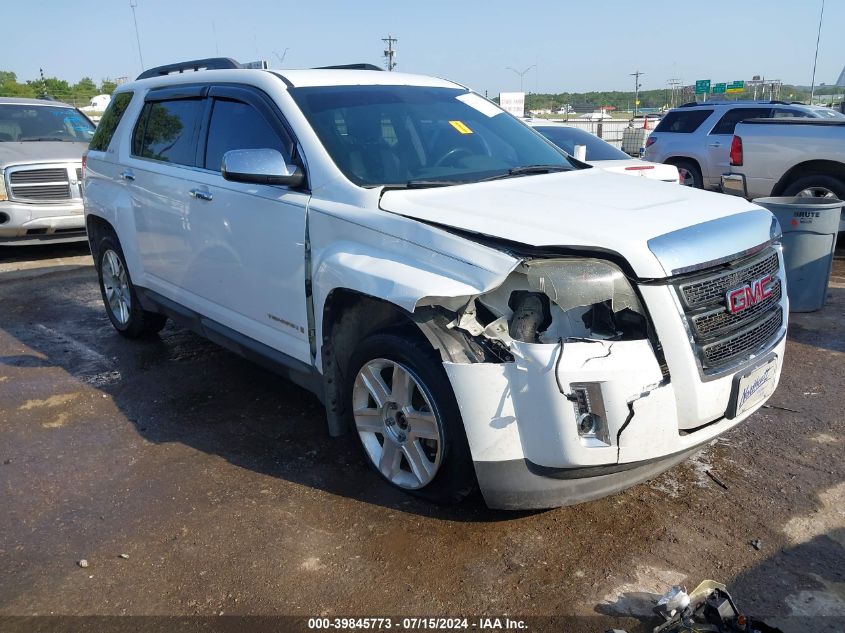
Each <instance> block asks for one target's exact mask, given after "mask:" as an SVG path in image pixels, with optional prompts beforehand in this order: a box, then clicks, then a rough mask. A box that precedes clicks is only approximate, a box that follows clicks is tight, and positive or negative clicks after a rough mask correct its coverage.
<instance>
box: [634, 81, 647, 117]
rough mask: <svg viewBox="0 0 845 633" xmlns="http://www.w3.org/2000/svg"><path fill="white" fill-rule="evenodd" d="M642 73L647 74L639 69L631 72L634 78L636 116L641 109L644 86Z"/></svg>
mask: <svg viewBox="0 0 845 633" xmlns="http://www.w3.org/2000/svg"><path fill="white" fill-rule="evenodd" d="M640 75H645V73H641V72H640V71H639V70H638V71H636V72H633V73H631V77H633V78H634V117H636V116H637V113H638V112H639V109H640V88H641V87H642V84H640Z"/></svg>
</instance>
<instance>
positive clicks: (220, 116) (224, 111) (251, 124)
mask: <svg viewBox="0 0 845 633" xmlns="http://www.w3.org/2000/svg"><path fill="white" fill-rule="evenodd" d="M233 149H275V150H277V151H279V152H280V153H281V154H282V156H284V157H285V160H286V161H288V162H291V154H292V151H293V142H292V141H291V139H289V138H282V136H281V135H280V134H279V133H278V132H277V130H276V128H274V127H273V126H272V125H271V124H270V123H269V122H268V121H267V119H266V118H265V117H264V115H263V114H261V112H259V111H258V110H257V109H256V108H254V107H253V106H251V105H250V104H248V103H244V102H242V101H235V100H229V99H215V100H214V107H213V109H212V111H211V121H210V123H209V127H208V142H207V144H206V150H205V161H204V163H205V164H204V166H205V168H206V169H213V170H214V171H220V165H221V164H222V162H223V154H225V153H226V152H228V151H229V150H233Z"/></svg>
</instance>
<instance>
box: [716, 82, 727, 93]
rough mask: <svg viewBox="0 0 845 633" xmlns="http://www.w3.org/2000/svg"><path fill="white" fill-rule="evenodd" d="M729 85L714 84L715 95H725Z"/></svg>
mask: <svg viewBox="0 0 845 633" xmlns="http://www.w3.org/2000/svg"><path fill="white" fill-rule="evenodd" d="M726 87H727V84H713V94H714V95H719V94H724V92H725V89H726Z"/></svg>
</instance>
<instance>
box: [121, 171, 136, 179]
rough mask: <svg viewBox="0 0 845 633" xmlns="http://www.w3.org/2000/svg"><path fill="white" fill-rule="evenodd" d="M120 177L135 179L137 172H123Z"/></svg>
mask: <svg viewBox="0 0 845 633" xmlns="http://www.w3.org/2000/svg"><path fill="white" fill-rule="evenodd" d="M120 177H121V178H123V179H124V180H135V174H133V173H132V172H131V171H124V172H121V174H120Z"/></svg>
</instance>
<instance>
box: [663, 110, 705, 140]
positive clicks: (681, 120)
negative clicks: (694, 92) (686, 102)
mask: <svg viewBox="0 0 845 633" xmlns="http://www.w3.org/2000/svg"><path fill="white" fill-rule="evenodd" d="M711 114H713V110H673V111H672V112H669V113H667V114H666V116H665V117H663V118H662V119H661V121H660V123H658V124H657V127H656V128H654V131H655V132H675V133H678V134H692V133H693V132H695V131H696V130H697V129H698V128H699V127H700V126H701V124H702V123H704V122H705V121H706V120H707V118H708V117H709V116H710V115H711Z"/></svg>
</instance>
